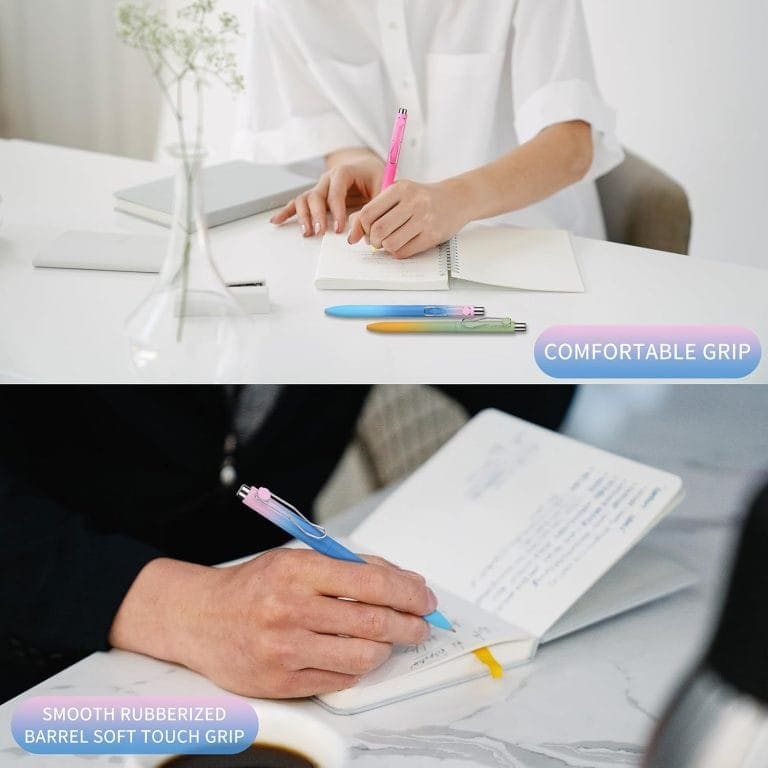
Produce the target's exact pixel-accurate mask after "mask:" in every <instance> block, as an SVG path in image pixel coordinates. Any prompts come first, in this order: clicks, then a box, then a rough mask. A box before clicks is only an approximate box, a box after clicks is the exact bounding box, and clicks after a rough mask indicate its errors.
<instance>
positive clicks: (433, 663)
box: [356, 587, 533, 688]
mask: <svg viewBox="0 0 768 768" xmlns="http://www.w3.org/2000/svg"><path fill="white" fill-rule="evenodd" d="M434 591H435V594H436V595H437V600H438V607H439V609H440V612H441V613H442V614H443V615H444V616H445V617H446V618H447V619H448V620H449V621H450V622H451V623H452V624H453V628H454V629H455V630H456V631H455V632H448V631H446V630H444V629H438V628H436V627H432V633H431V634H430V636H429V638H428V639H427V640H425V641H424V642H423V643H420V644H419V645H409V646H404V645H398V646H395V649H394V651H393V652H392V655H391V656H390V657H389V659H388V660H387V661H385V662H384V664H382V665H381V666H380V667H379V668H378V669H374V670H373V672H370V673H369V674H367V675H365V676H364V677H363V678H362V679H361V680H360V682H359V683H358V684H357V686H356V687H357V688H367V687H370V686H373V685H378V684H380V683H382V682H384V681H385V680H390V679H393V678H396V677H403V676H405V675H412V674H417V673H419V672H422V671H424V670H427V669H430V668H432V667H437V666H439V665H441V664H445V663H446V662H449V661H451V660H453V659H455V658H457V657H459V656H463V655H465V654H468V653H471V652H472V651H474V650H476V649H477V648H482V647H484V646H492V645H494V644H497V643H510V642H521V643H524V644H525V645H524V651H523V653H525V651H527V650H528V648H529V647H531V646H530V643H531V641H532V640H533V638H531V636H530V635H529V634H528V633H526V632H524V631H523V630H522V629H519V628H518V627H513V626H511V625H510V624H507V623H506V622H505V621H502V620H501V619H499V618H497V617H496V616H493V615H492V614H490V613H487V612H486V611H483V610H482V609H480V608H478V607H477V606H474V605H472V603H468V602H467V601H466V600H462V599H461V598H460V597H458V596H456V595H452V594H451V593H450V592H446V591H445V590H442V589H440V588H439V587H438V588H435V589H434Z"/></svg>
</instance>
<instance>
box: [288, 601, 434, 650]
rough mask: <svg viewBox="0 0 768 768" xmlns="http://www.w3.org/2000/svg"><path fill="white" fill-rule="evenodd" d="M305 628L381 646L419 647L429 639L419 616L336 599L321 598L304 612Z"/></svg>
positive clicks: (425, 626)
mask: <svg viewBox="0 0 768 768" xmlns="http://www.w3.org/2000/svg"><path fill="white" fill-rule="evenodd" d="M303 617H304V618H305V626H306V627H307V629H311V630H312V631H313V632H317V633H319V634H322V635H346V636H347V637H357V638H361V639H363V640H376V641H377V642H380V643H396V644H398V645H417V644H418V643H423V642H424V641H425V640H426V639H427V638H428V637H429V627H428V626H427V623H426V622H425V621H424V619H422V618H421V617H419V616H414V615H413V614H411V613H402V612H401V611H394V610H392V609H391V608H384V607H382V606H379V605H368V604H367V603H357V602H352V601H350V600H338V599H336V598H334V597H317V598H315V599H313V600H311V601H308V603H307V605H306V607H305V608H304V610H303Z"/></svg>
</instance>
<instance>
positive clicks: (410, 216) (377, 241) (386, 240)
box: [348, 179, 469, 259]
mask: <svg viewBox="0 0 768 768" xmlns="http://www.w3.org/2000/svg"><path fill="white" fill-rule="evenodd" d="M350 221H351V224H352V228H351V231H350V233H349V238H348V240H349V242H350V243H351V244H354V243H357V242H359V241H360V240H361V239H362V238H363V237H365V238H366V239H367V240H368V242H369V243H370V244H371V245H372V246H373V247H374V248H384V249H386V250H387V251H389V252H390V253H391V254H392V255H393V256H394V257H395V258H396V259H407V258H409V257H411V256H413V255H414V254H417V253H421V252H422V251H426V250H427V249H429V248H432V247H433V246H435V245H438V244H439V243H443V242H445V241H446V240H448V239H449V238H450V237H452V236H453V235H455V234H456V232H458V231H459V230H460V229H461V228H462V227H463V226H464V225H465V224H466V223H467V222H468V221H469V216H468V215H467V213H466V196H465V195H463V194H462V189H461V183H460V182H459V181H458V180H457V179H448V180H446V181H441V182H438V183H436V184H418V183H416V182H414V181H398V182H396V183H395V184H393V185H392V186H391V187H388V188H387V189H385V190H384V191H383V192H382V193H381V194H379V195H377V196H376V197H375V198H374V199H373V200H371V201H370V202H369V203H367V204H366V205H365V206H364V207H363V208H361V209H360V211H358V212H357V213H356V214H354V215H353V216H352V217H350Z"/></svg>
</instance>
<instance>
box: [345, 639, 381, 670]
mask: <svg viewBox="0 0 768 768" xmlns="http://www.w3.org/2000/svg"><path fill="white" fill-rule="evenodd" d="M380 655H381V654H380V653H379V650H378V648H376V646H374V645H373V644H371V643H366V644H365V645H364V646H363V647H362V648H360V649H359V650H357V651H355V653H354V654H352V658H351V659H350V661H351V665H352V668H353V670H354V671H355V672H356V673H357V674H361V675H362V674H365V673H366V672H370V671H371V670H372V669H375V668H376V667H378V666H379V664H381V661H382V660H381V659H380Z"/></svg>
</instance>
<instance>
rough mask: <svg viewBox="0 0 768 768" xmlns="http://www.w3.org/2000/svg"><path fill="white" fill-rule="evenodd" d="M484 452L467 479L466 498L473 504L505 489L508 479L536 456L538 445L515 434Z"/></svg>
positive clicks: (490, 446) (493, 444)
mask: <svg viewBox="0 0 768 768" xmlns="http://www.w3.org/2000/svg"><path fill="white" fill-rule="evenodd" d="M484 450H485V455H484V456H483V457H482V460H479V461H477V459H476V464H475V466H474V467H473V469H472V471H471V472H470V473H469V474H468V475H467V477H466V482H465V486H466V494H465V495H466V498H468V499H472V500H473V501H480V500H482V499H483V497H484V496H485V495H486V494H488V493H492V492H494V491H495V490H497V489H500V488H504V487H505V485H506V484H507V483H508V482H509V479H510V478H511V477H512V476H513V475H514V474H515V473H516V472H517V471H518V470H519V469H521V468H522V467H524V466H525V465H526V464H528V462H530V461H531V460H532V459H533V458H534V457H535V456H536V454H537V453H538V451H539V444H538V443H537V442H535V441H534V440H532V439H531V437H530V436H529V435H527V434H526V433H525V432H518V433H517V434H516V435H514V436H512V438H511V439H509V440H505V441H501V440H495V441H494V442H492V443H491V444H490V445H489V446H488V447H487V448H486V449H484Z"/></svg>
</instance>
